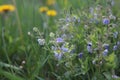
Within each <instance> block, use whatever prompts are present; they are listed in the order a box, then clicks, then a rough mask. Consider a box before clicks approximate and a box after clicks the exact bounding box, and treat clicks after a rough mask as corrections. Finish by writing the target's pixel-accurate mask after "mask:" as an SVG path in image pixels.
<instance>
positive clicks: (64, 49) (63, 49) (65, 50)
mask: <svg viewBox="0 0 120 80" xmlns="http://www.w3.org/2000/svg"><path fill="white" fill-rule="evenodd" d="M61 49H62V51H63V52H68V51H69V49H68V48H66V47H64V46H62V47H61Z"/></svg>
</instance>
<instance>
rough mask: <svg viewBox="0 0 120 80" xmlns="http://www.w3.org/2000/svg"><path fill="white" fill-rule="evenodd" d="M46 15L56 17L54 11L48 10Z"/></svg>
mask: <svg viewBox="0 0 120 80" xmlns="http://www.w3.org/2000/svg"><path fill="white" fill-rule="evenodd" d="M47 15H48V16H56V15H57V12H56V11H55V10H48V11H47Z"/></svg>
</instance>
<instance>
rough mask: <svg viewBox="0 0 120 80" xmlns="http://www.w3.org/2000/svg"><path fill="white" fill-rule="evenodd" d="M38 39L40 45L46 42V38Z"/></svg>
mask: <svg viewBox="0 0 120 80" xmlns="http://www.w3.org/2000/svg"><path fill="white" fill-rule="evenodd" d="M37 41H38V43H39V45H44V44H45V39H38V40H37Z"/></svg>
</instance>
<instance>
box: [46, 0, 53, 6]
mask: <svg viewBox="0 0 120 80" xmlns="http://www.w3.org/2000/svg"><path fill="white" fill-rule="evenodd" d="M46 3H47V5H54V4H55V0H47V2H46Z"/></svg>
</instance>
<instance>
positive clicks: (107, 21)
mask: <svg viewBox="0 0 120 80" xmlns="http://www.w3.org/2000/svg"><path fill="white" fill-rule="evenodd" d="M102 22H103V24H104V25H108V24H109V23H110V20H109V19H108V18H104V19H103V21H102Z"/></svg>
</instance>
